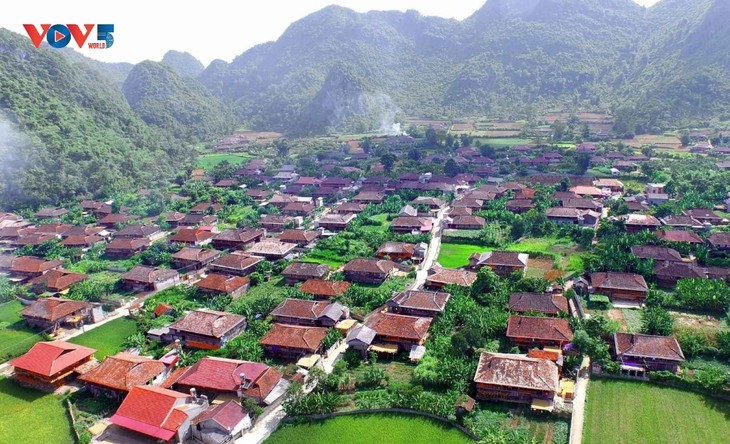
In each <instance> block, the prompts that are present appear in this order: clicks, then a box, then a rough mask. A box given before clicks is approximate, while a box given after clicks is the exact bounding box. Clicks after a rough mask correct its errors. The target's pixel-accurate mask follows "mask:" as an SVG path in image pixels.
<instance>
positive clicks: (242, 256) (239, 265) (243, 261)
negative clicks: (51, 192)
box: [212, 251, 264, 269]
mask: <svg viewBox="0 0 730 444" xmlns="http://www.w3.org/2000/svg"><path fill="white" fill-rule="evenodd" d="M262 260H264V258H262V257H260V256H254V255H251V254H246V253H244V252H242V251H234V252H233V253H230V254H226V255H224V256H221V257H219V258H218V259H216V260H214V261H213V262H212V264H213V265H217V266H220V267H226V268H236V269H244V268H247V267H250V266H252V265H255V264H258V263H259V262H261V261H262Z"/></svg>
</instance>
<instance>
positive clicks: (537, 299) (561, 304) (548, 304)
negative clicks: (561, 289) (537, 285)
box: [509, 293, 568, 316]
mask: <svg viewBox="0 0 730 444" xmlns="http://www.w3.org/2000/svg"><path fill="white" fill-rule="evenodd" d="M509 311H512V312H515V313H528V314H529V313H542V314H544V315H548V316H558V315H560V314H568V300H567V299H566V298H565V296H563V295H562V294H555V293H512V294H511V295H510V297H509Z"/></svg>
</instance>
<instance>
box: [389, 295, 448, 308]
mask: <svg viewBox="0 0 730 444" xmlns="http://www.w3.org/2000/svg"><path fill="white" fill-rule="evenodd" d="M450 297H451V294H449V293H444V292H440V291H422V290H406V291H402V292H400V293H396V294H395V295H394V296H393V297H392V298H391V299H390V301H388V305H391V304H393V305H396V306H398V307H405V308H413V309H419V310H431V311H438V312H442V311H444V308H446V302H448V300H449V298H450Z"/></svg>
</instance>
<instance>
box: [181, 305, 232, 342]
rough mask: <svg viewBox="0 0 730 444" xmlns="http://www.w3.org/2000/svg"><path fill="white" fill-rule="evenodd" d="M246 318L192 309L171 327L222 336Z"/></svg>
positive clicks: (221, 312) (217, 336)
mask: <svg viewBox="0 0 730 444" xmlns="http://www.w3.org/2000/svg"><path fill="white" fill-rule="evenodd" d="M245 321H246V318H245V317H243V316H239V315H236V314H233V313H226V312H223V311H213V310H195V311H191V312H190V313H188V314H187V315H185V317H183V318H182V319H180V320H178V321H177V322H175V323H174V324H172V325H170V328H171V329H176V330H180V331H185V332H190V333H196V334H199V335H203V336H211V337H214V338H220V337H222V336H223V335H225V334H226V333H228V332H229V331H230V330H232V329H233V328H235V327H237V326H238V325H239V324H240V323H242V322H245Z"/></svg>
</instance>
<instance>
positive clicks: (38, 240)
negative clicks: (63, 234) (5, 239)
mask: <svg viewBox="0 0 730 444" xmlns="http://www.w3.org/2000/svg"><path fill="white" fill-rule="evenodd" d="M59 238H60V236H59V235H57V234H52V233H29V234H25V235H23V236H20V237H18V238H16V239H15V240H14V241H12V242H11V243H10V245H12V246H13V247H15V248H23V247H26V246H31V247H35V246H38V245H41V244H43V243H45V242H52V241H56V240H58V239H59Z"/></svg>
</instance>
